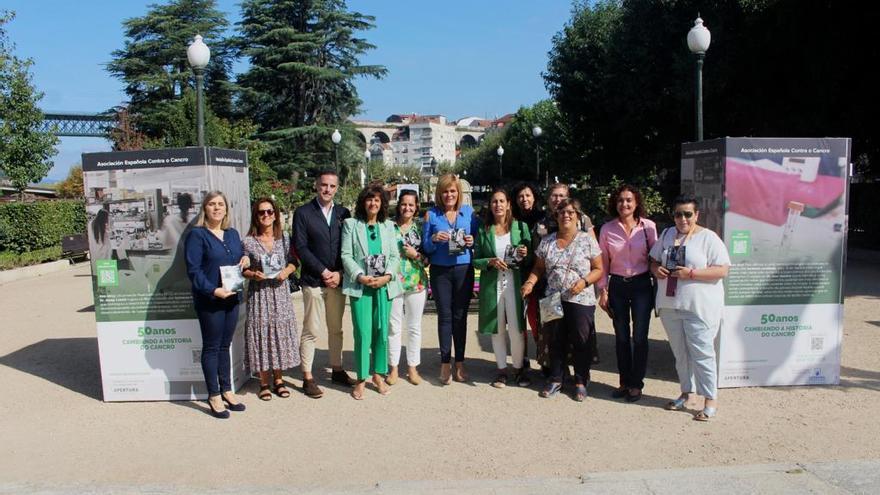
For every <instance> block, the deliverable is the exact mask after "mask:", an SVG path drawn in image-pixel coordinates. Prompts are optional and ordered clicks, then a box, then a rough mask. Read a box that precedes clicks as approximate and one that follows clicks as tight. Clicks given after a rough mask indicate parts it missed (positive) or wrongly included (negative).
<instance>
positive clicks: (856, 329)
mask: <svg viewBox="0 0 880 495" xmlns="http://www.w3.org/2000/svg"><path fill="white" fill-rule="evenodd" d="M847 277H848V279H847V293H848V298H847V303H846V310H845V318H846V323H845V331H844V334H845V336H844V350H843V367H842V383H841V385H840V386H837V387H782V388H744V389H732V390H723V391H722V392H721V397H720V400H721V408H720V410H719V416H718V418H716V419H715V420H713V421H712V422H710V423H706V424H702V423H697V422H695V421H692V420H691V414H692V412H690V413H689V412H669V411H665V410H663V409H662V405H663V403H664V402H665V400H667V398H669V397H671V396H674V395H676V391H677V388H678V386H677V383H676V381H675V377H674V370H673V367H672V356H671V353H670V352H669V348H668V344H667V343H666V341H665V335H664V332H663V331H662V327H661V325H660V323H659V322H658V321H654V322H653V323H652V327H651V357H650V361H649V370H650V371H649V376H648V379H647V381H646V382H647V386H646V389H645V393H646V396H645V398H644V399H643V400H642V401H641V402H639V403H636V404H627V403H624V402H621V401H617V400H612V399H610V397H609V393H610V391H611V390H612V387H613V386H614V385H615V384H616V381H617V377H616V372H615V367H614V357H613V335H612V334H611V333H610V332H611V330H610V328H611V327H610V323H609V321H608V319H607V318H605V317H604V316H600V318H599V330H600V335H599V344H600V352H601V354H602V356H603V358H604V359H603V362H602V364H601V365H599V366H598V367H597V369H596V370H595V371H594V373H593V384H592V385H591V387H590V394H591V398H590V399H589V400H587V402H585V403H583V404H579V403H576V402H574V401H572V400H570V399H569V398H567V397H562V396H560V397H557V398H556V399H554V400H541V399H539V398H538V397H537V392H538V386H537V385H535V386H533V387H532V388H529V389H523V388H517V387H508V388H507V389H504V390H496V389H494V388H492V387H491V386H489V384H488V383H489V382H490V381H491V378H492V377H493V375H494V362H493V358H492V353H491V346H490V343H489V341H488V339H485V338H478V337H477V336H476V335H475V334H474V333H473V331H472V332H471V333H470V335H469V340H468V356H469V361H468V369H469V370H470V372H471V377H472V381H471V382H470V383H467V384H453V385H451V386H448V387H443V386H439V385H438V384H437V381H436V378H435V377H436V375H437V373H438V365H437V362H436V361H437V357H436V353H437V340H436V332H435V330H434V329H435V328H436V317H435V316H433V315H426V316H425V318H424V328H425V332H424V333H425V342H424V345H425V350H424V351H423V366H422V369H423V373H424V375H425V376H426V378H428V379H429V380H428V383H425V384H423V385H421V386H418V387H415V386H412V385H410V384H408V383H405V382H404V383H401V384H399V385H396V386H394V387H393V388H392V394H391V395H390V396H388V397H381V396H379V395H378V394H376V393H373V392H370V393H368V394H367V397H366V400H364V401H362V402H355V401H353V400H352V399H351V398H350V397H349V396H348V395H347V393H346V391H345V390H342V389H339V388H334V387H332V386H327V393H326V394H325V397H324V398H323V399H320V400H311V399H308V398H306V397H304V396H303V395H301V394H299V393H295V394H293V396H292V397H291V398H290V399H287V400H281V399H277V398H276V399H274V400H272V401H271V402H269V403H262V402H260V401H258V400H257V399H256V398H255V396H254V393H255V391H256V388H257V387H256V386H255V385H254V384H253V383H252V384H250V385H249V386H248V387H247V388H246V389H245V390H244V391H243V392H242V393H243V395H242V399H243V401H244V402H245V403H246V404H247V406H248V410H247V411H246V412H245V413H242V414H236V415H234V416H233V418H232V419H230V420H227V421H217V420H214V419H213V418H211V417H209V416H208V415H207V414H206V408H205V405H204V404H202V403H191V402H173V403H172V402H151V403H112V404H111V403H104V402H102V401H101V387H100V372H99V364H98V360H97V355H98V353H97V341H96V339H95V323H94V313H93V309H92V307H91V305H92V300H91V290H90V277H89V274H88V266H87V265H82V266H78V267H76V268H75V269H73V270H70V271H67V272H64V273H57V274H51V275H46V276H43V277H40V278H35V279H30V280H23V281H19V282H13V283H9V284H3V285H0V384H2V390H3V400H2V401H0V459H2V462H0V493H21V492H24V493H78V492H89V493H119V492H126V491H129V492H133V493H184V492H187V493H189V492H206V493H233V492H234V493H242V492H244V493H263V492H270V493H271V492H281V491H287V490H289V489H294V488H295V489H297V490H298V491H306V492H308V491H314V492H317V493H333V492H334V491H341V490H348V491H353V492H356V493H358V492H360V493H404V492H406V493H411V492H416V493H453V492H455V493H459V492H484V493H536V492H549V493H600V492H601V493H607V492H611V493H615V491H616V492H620V493H624V492H625V493H682V492H684V493H689V492H702V491H706V492H709V493H734V492H736V493H742V492H754V493H759V492H761V493H767V492H784V491H785V490H789V491H790V492H797V493H809V492H810V490H812V492H813V493H835V492H838V493H848V492H852V493H880V489H878V485H877V483H878V481H877V473H878V472H880V469H878V468H880V465H878V464H877V460H880V442H878V441H877V437H878V432H880V419H878V418H880V416H878V414H877V411H878V410H880V364H878V359H877V356H878V355H880V339H878V331H880V316H878V315H880V313H878V310H877V302H878V299H880V298H878V295H880V286H878V284H877V280H880V265H877V264H868V263H866V264H855V263H851V264H850V266H849V267H848V269H847ZM300 309H301V308H300ZM345 321H346V327H345V331H346V335H347V338H346V362H347V363H350V362H351V354H350V346H351V337H350V335H351V333H350V332H351V326H350V320H349V318H348V317H346V319H345ZM469 325H470V328H471V329H474V328H476V316H475V315H472V316H471V318H470V321H469ZM319 348H324V349H326V347H325V344H324V343H320V346H319ZM318 363H326V354H325V353H321V354H319V356H318ZM322 375H323V374H322ZM322 379H325V380H326V378H325V377H324V376H322ZM290 381H291V382H293V383H294V384H297V385H299V383H300V381H299V376H298V373H293V374H292V375H291V379H290ZM799 466H800V467H799ZM799 470H802V471H799ZM623 472H626V473H623ZM584 473H590V474H589V475H586V476H585V475H584ZM597 473H598V474H597ZM621 473H623V474H621ZM456 480H461V481H456ZM704 485H706V487H707V488H708V489H707V490H703V487H704ZM864 487H867V489H865V488H864Z"/></svg>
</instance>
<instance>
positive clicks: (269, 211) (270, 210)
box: [257, 209, 275, 217]
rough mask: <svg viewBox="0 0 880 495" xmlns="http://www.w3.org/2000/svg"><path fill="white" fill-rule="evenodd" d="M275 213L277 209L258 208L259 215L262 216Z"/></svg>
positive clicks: (269, 215)
mask: <svg viewBox="0 0 880 495" xmlns="http://www.w3.org/2000/svg"><path fill="white" fill-rule="evenodd" d="M274 214H275V210H273V209H268V210H257V215H259V216H261V217H271V216H272V215H274Z"/></svg>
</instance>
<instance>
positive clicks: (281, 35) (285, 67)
mask: <svg viewBox="0 0 880 495" xmlns="http://www.w3.org/2000/svg"><path fill="white" fill-rule="evenodd" d="M374 20H375V18H374V17H372V16H368V15H364V14H361V13H359V12H351V11H349V10H348V8H347V6H346V3H345V1H343V0H245V1H244V2H243V3H242V21H241V22H240V23H239V38H238V43H237V46H238V47H239V48H240V49H241V50H242V54H243V55H245V56H247V57H248V58H249V61H250V69H249V70H248V71H247V72H246V73H245V74H242V75H241V76H240V77H239V79H238V87H239V89H240V95H241V98H240V105H241V111H242V112H243V113H244V114H245V115H248V116H249V117H251V118H253V119H254V120H255V122H257V123H258V124H259V125H260V127H261V131H262V134H261V137H262V138H263V139H265V140H267V141H269V142H270V144H271V147H270V149H269V151H268V152H267V154H266V160H267V161H268V162H269V163H270V165H271V166H272V167H273V168H274V169H275V170H276V171H278V172H279V173H280V174H281V175H282V176H285V177H286V176H289V175H290V174H291V173H292V172H293V171H294V170H305V169H310V168H314V167H316V166H318V164H321V165H325V166H326V165H328V164H329V163H332V161H333V146H332V144H331V143H330V134H331V132H332V131H333V128H340V129H342V128H343V127H345V125H344V123H345V121H346V119H347V118H348V117H349V116H351V115H353V114H355V113H357V111H358V107H359V106H360V103H361V100H360V98H358V94H357V89H356V88H355V86H354V79H355V78H356V77H362V76H363V77H374V78H381V77H383V76H384V75H385V74H386V72H387V70H386V69H385V67H383V66H381V65H361V63H360V58H361V57H362V56H363V55H364V54H366V53H367V52H368V51H369V50H372V49H373V48H375V46H374V45H372V44H371V43H369V42H368V41H366V40H365V39H363V38H361V37H359V36H358V34H357V33H358V32H362V31H366V30H369V29H372V28H373V27H375V26H374V24H373V22H374ZM352 139H356V138H354V136H353V135H352V136H350V138H349V139H347V141H346V142H347V143H353V141H352ZM349 148H350V149H349ZM356 149H357V148H356V147H352V146H346V147H345V148H340V152H341V153H340V162H343V161H345V162H352V163H354V161H355V160H357V161H358V163H359V161H360V160H361V158H360V154H359V153H358V152H357V151H356Z"/></svg>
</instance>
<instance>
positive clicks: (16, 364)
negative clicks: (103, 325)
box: [0, 337, 102, 400]
mask: <svg viewBox="0 0 880 495" xmlns="http://www.w3.org/2000/svg"><path fill="white" fill-rule="evenodd" d="M0 364H2V365H4V366H8V367H10V368H12V369H16V370H18V371H21V372H24V373H28V374H30V375H34V376H36V377H39V378H42V379H44V380H47V381H49V382H52V383H54V384H56V385H59V386H61V387H64V388H66V389H68V390H70V391H73V392H76V393H79V394H82V395H85V396H86V397H89V398H92V399H95V400H102V392H101V367H100V364H99V360H98V339H96V338H94V337H81V338H66V339H45V340H42V341H40V342H37V343H34V344H31V345H29V346H27V347H22V348H21V349H19V350H17V351H15V352H11V353H9V354H7V355H5V356H3V357H0Z"/></svg>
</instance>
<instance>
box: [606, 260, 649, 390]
mask: <svg viewBox="0 0 880 495" xmlns="http://www.w3.org/2000/svg"><path fill="white" fill-rule="evenodd" d="M608 306H609V307H610V308H611V313H612V314H613V315H614V317H613V318H612V321H613V322H614V336H615V346H614V347H615V350H616V353H617V371H618V373H620V386H621V387H627V388H637V389H639V390H641V389H642V388H644V386H645V382H644V380H645V371H646V368H647V364H648V326H649V324H650V322H651V310H652V309H653V307H654V288H653V286H652V285H651V278H650V276H648V275H647V274H644V275H642V276H636V277H633V278H630V279H629V280H626V279H624V278H623V277H618V276H616V275H612V276H611V280H610V282H609V284H608ZM630 322H632V328H630Z"/></svg>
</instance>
